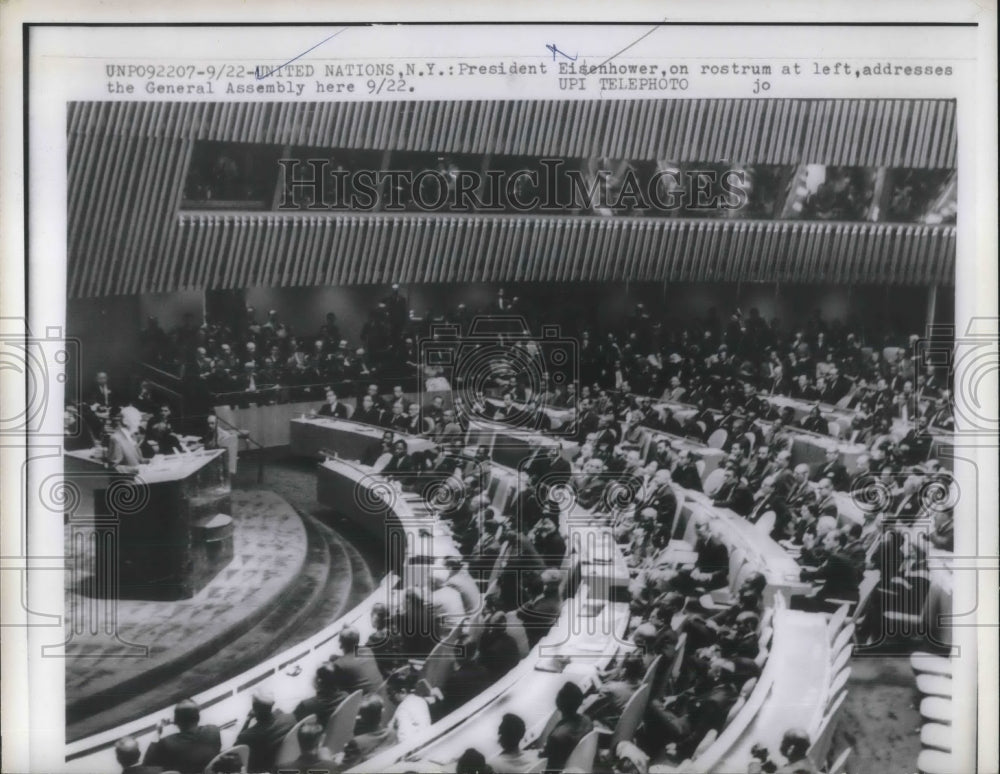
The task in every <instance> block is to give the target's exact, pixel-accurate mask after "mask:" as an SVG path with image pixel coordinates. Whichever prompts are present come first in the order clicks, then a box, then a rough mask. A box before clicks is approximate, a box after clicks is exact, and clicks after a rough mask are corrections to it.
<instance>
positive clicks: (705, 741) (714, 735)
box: [691, 728, 719, 760]
mask: <svg viewBox="0 0 1000 774" xmlns="http://www.w3.org/2000/svg"><path fill="white" fill-rule="evenodd" d="M718 738H719V732H718V731H717V730H716V729H714V728H713V729H711V730H709V732H708V733H707V734H705V736H703V737H702V739H701V741H700V742H699V743H698V746H697V747H696V748H695V751H694V755H692V756H691V757H692V758H694V759H695V760H697V759H698V758H700V757H701V756H702V755H704V754H705V751H706V750H708V748H709V747H711V746H712V744H713V743H714V742H715V740H716V739H718Z"/></svg>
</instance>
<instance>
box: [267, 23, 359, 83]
mask: <svg viewBox="0 0 1000 774" xmlns="http://www.w3.org/2000/svg"><path fill="white" fill-rule="evenodd" d="M347 30H348V28H347V27H344V28H343V29H341V30H337V31H336V32H335V33H333V34H332V35H330V37H328V38H323V40H321V41H320V42H319V43H317V44H316V45H315V46H313V47H312V48H307V49H306V50H305V51H303V52H302V53H301V54H299V55H298V56H293V57H292V58H291V59H289V60H288V61H287V62H285V63H284V64H282V65H278V66H277V67H275V68H274V69H273V70H268V71H267V72H266V73H262V72H261V71H260V65H257V66H256V67H255V68H254V69H253V74H254V77H255V78H256V79H257V80H258V81H262V80H264V79H265V78H267V77H269V76H271V75H274V74H275V73H276V72H278V70H280V69H281V68H282V67H287V66H288V65H290V64H291V63H292V62H295V61H296V60H298V59H301V58H302V57H304V56H305V55H306V54H308V53H309V52H310V51H315V50H316V49H317V48H319V47H320V46H322V45H323V44H324V43H328V42H329V41H331V40H333V39H334V38H335V37H337V36H338V35H339V34H340V33H342V32H347Z"/></svg>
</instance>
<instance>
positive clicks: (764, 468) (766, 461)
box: [743, 446, 771, 490]
mask: <svg viewBox="0 0 1000 774" xmlns="http://www.w3.org/2000/svg"><path fill="white" fill-rule="evenodd" d="M770 455H771V450H770V449H769V448H768V447H767V446H758V447H757V449H756V450H755V453H754V455H753V456H752V457H751V458H750V459H749V460H748V461H747V465H746V467H745V468H744V469H743V475H744V476H745V477H746V480H747V483H748V484H749V485H750V489H752V490H757V489H760V485H761V482H762V481H763V480H764V479H765V478H766V477H767V476H768V475H769V470H768V467H769V466H770V464H771V456H770Z"/></svg>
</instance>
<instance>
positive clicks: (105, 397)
mask: <svg viewBox="0 0 1000 774" xmlns="http://www.w3.org/2000/svg"><path fill="white" fill-rule="evenodd" d="M84 403H86V404H87V405H88V406H90V409H91V410H92V411H93V412H94V413H95V414H97V415H98V416H102V417H106V416H107V415H108V413H109V412H110V411H111V409H112V408H113V407H114V406H117V405H119V401H118V398H117V396H115V394H114V393H113V392H112V391H111V387H110V385H109V384H108V375H107V373H106V372H105V371H99V372H98V373H97V377H96V378H95V380H94V384H93V386H92V387H91V389H90V390H89V391H88V392H87V394H86V398H84Z"/></svg>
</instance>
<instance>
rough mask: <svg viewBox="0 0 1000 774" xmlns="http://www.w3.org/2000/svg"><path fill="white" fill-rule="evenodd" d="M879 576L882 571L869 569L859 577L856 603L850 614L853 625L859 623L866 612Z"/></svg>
mask: <svg viewBox="0 0 1000 774" xmlns="http://www.w3.org/2000/svg"><path fill="white" fill-rule="evenodd" d="M881 578H882V573H880V572H879V571H878V570H869V571H867V572H866V573H865V575H864V577H863V578H862V579H861V585H860V586H859V587H858V604H857V605H855V606H854V613H853V614H852V615H851V621H852V622H853V623H854V625H855V626H857V625H858V624H860V623H861V621H862V620H863V619H864V617H865V613H867V612H868V605H869V604H870V603H871V601H872V595H873V594H874V593H875V589H876V588H878V582H879V581H880V580H881Z"/></svg>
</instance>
